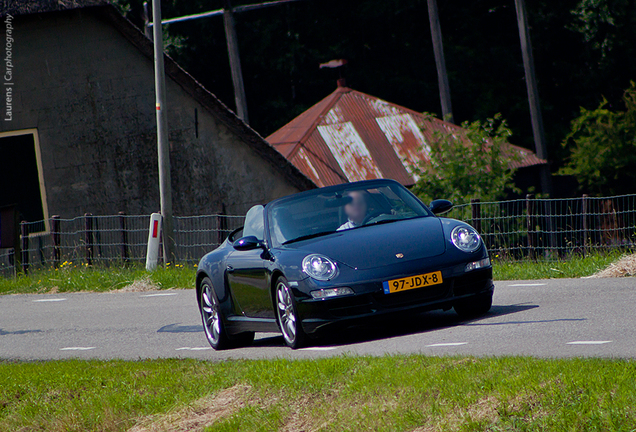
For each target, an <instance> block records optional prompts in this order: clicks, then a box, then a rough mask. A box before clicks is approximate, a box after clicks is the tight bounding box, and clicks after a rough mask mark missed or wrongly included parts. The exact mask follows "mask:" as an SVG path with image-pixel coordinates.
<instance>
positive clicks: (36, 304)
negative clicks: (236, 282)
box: [0, 278, 636, 360]
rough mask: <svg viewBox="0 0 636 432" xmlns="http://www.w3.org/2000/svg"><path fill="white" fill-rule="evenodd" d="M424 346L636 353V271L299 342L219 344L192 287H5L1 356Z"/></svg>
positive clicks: (548, 283) (261, 338)
mask: <svg viewBox="0 0 636 432" xmlns="http://www.w3.org/2000/svg"><path fill="white" fill-rule="evenodd" d="M344 353H348V354H355V355H382V354H387V353H390V354H397V353H421V354H425V355H455V354H470V355H477V356H500V355H530V356H536V357H573V356H595V357H623V358H625V357H629V358H636V278H622V279H553V280H536V281H502V282H497V283H496V289H495V297H494V305H493V308H492V310H491V311H490V312H489V313H488V314H487V315H485V316H484V317H482V318H479V319H474V320H470V321H462V320H460V319H459V318H458V317H457V315H456V314H455V313H454V312H453V311H452V310H451V311H448V312H441V311H439V312H429V313H425V314H421V315H418V316H416V317H412V318H411V319H409V320H406V321H401V322H392V323H386V324H384V325H373V326H364V327H357V328H351V329H349V330H346V331H339V332H337V334H335V335H333V336H330V337H328V338H326V339H323V340H321V341H319V342H318V343H317V344H316V345H314V346H312V347H309V348H306V349H302V350H298V351H292V350H290V349H289V348H287V347H286V346H285V345H284V342H283V339H282V337H281V336H280V335H277V334H271V333H262V334H261V333H258V334H257V335H256V341H255V342H254V344H253V345H252V346H251V347H248V348H241V349H235V350H229V351H221V352H216V351H214V350H212V349H211V348H210V347H209V345H208V344H207V341H206V339H205V335H204V333H203V330H202V326H201V323H200V317H199V313H198V309H197V307H196V300H195V294H194V291H193V290H175V291H154V292H145V293H99V294H98V293H76V294H52V295H5V296H0V358H2V359H20V360H44V359H64V358H99V359H115V358H117V359H145V358H165V357H193V358H199V359H210V360H222V359H228V358H276V357H282V358H313V357H324V356H334V355H341V354H344Z"/></svg>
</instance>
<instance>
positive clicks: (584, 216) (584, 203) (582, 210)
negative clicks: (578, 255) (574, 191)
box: [581, 194, 590, 255]
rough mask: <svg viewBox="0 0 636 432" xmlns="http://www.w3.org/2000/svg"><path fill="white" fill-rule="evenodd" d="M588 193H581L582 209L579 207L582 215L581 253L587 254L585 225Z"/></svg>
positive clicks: (586, 230) (587, 239)
mask: <svg viewBox="0 0 636 432" xmlns="http://www.w3.org/2000/svg"><path fill="white" fill-rule="evenodd" d="M588 203H589V201H588V195H587V194H583V204H582V207H583V208H582V209H581V213H582V215H581V216H582V217H583V254H584V255H587V252H588V247H589V244H588V243H589V241H590V240H589V238H588V236H589V233H588V226H587V214H588Z"/></svg>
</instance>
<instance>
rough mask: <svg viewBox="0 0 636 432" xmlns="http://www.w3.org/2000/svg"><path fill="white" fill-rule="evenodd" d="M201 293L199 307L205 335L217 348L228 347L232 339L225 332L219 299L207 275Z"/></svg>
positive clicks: (202, 283) (202, 282)
mask: <svg viewBox="0 0 636 432" xmlns="http://www.w3.org/2000/svg"><path fill="white" fill-rule="evenodd" d="M200 293H201V294H200V299H199V308H200V310H201V319H202V320H203V329H204V330H205V336H206V337H207V339H208V342H209V343H210V345H211V346H212V348H214V349H215V350H222V349H226V348H228V347H229V345H230V340H229V338H228V336H227V333H226V332H225V328H224V326H223V320H222V319H221V311H220V307H219V301H218V299H217V298H216V294H215V293H214V288H213V287H212V281H211V280H210V279H209V278H207V277H206V278H204V279H203V280H202V281H201V291H200Z"/></svg>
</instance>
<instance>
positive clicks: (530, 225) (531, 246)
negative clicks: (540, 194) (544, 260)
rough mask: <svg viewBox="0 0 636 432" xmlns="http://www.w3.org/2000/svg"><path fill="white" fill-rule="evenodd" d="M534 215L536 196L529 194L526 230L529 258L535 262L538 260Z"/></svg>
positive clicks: (527, 198)
mask: <svg viewBox="0 0 636 432" xmlns="http://www.w3.org/2000/svg"><path fill="white" fill-rule="evenodd" d="M534 215H535V209H534V194H527V195H526V228H527V230H528V257H529V258H530V259H531V260H534V259H535V258H536V256H535V247H536V244H535V241H534V238H535V229H536V224H535V222H534Z"/></svg>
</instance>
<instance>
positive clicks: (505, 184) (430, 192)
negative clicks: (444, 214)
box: [413, 114, 519, 204]
mask: <svg viewBox="0 0 636 432" xmlns="http://www.w3.org/2000/svg"><path fill="white" fill-rule="evenodd" d="M462 128H463V129H464V130H465V132H463V133H458V132H457V130H454V131H452V132H436V133H435V134H434V137H433V139H432V140H431V141H430V142H429V143H428V144H429V147H430V152H429V157H430V161H429V162H423V163H422V164H421V165H420V166H417V167H415V168H416V172H417V173H418V174H419V176H420V179H419V180H418V181H417V183H416V184H415V186H414V187H413V193H415V194H416V195H418V196H419V197H420V198H421V199H422V200H424V202H430V201H431V200H433V199H438V198H444V199H448V200H451V201H453V202H455V203H458V204H459V203H466V202H469V201H470V199H471V198H479V199H481V200H482V201H484V202H485V201H497V200H499V199H502V198H503V197H505V195H506V194H507V193H508V192H509V191H516V188H515V186H514V181H513V176H514V173H515V168H513V167H512V165H513V164H512V162H514V161H516V160H518V158H519V156H518V155H516V154H514V153H513V152H512V151H511V150H510V147H509V143H508V137H510V135H511V134H512V133H511V132H510V129H509V128H508V125H507V124H506V121H505V120H503V119H502V118H501V115H500V114H497V115H495V116H494V117H493V118H489V119H486V121H484V122H481V121H474V122H464V123H463V124H462Z"/></svg>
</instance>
